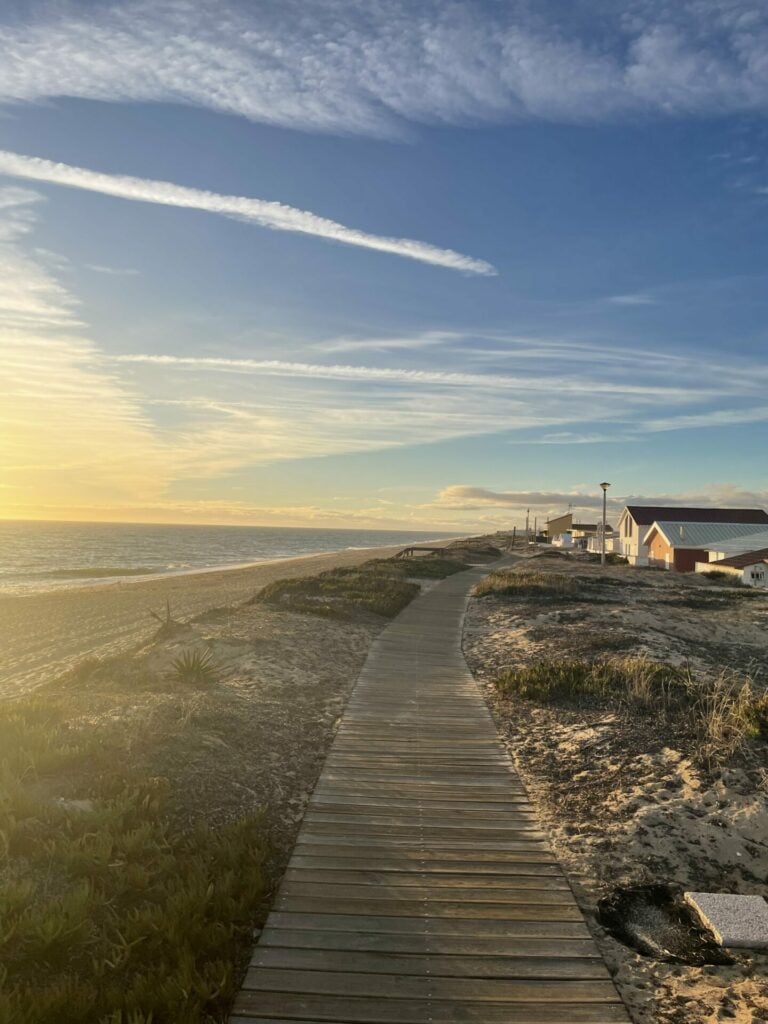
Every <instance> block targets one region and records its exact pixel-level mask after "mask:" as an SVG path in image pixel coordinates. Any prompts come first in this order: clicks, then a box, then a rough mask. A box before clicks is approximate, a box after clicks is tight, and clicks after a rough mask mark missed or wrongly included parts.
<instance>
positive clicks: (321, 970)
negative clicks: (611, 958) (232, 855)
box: [230, 570, 629, 1024]
mask: <svg viewBox="0 0 768 1024" xmlns="http://www.w3.org/2000/svg"><path fill="white" fill-rule="evenodd" d="M485 571H487V570H485ZM482 575H484V571H483V570H480V571H478V570H470V571H469V572H466V573H461V574H460V575H459V576H454V577H451V578H450V579H448V580H446V581H445V582H443V583H440V584H438V585H437V586H435V587H434V588H433V589H431V590H430V591H428V592H427V593H426V594H424V595H422V596H421V597H420V598H418V599H417V600H416V601H415V602H414V603H413V604H411V605H410V606H409V607H408V608H407V609H406V610H405V611H404V612H403V613H402V614H401V615H399V616H398V618H397V619H395V621H394V622H393V623H392V624H391V625H390V626H389V627H388V628H387V629H386V630H385V631H384V632H383V633H382V634H381V635H380V637H379V638H378V640H377V641H376V642H375V643H374V645H373V647H372V649H371V651H370V654H369V656H368V660H367V661H366V663H365V666H364V668H363V671H362V673H361V675H360V679H359V681H358V683H357V686H356V688H355V690H354V692H353V694H352V697H351V699H350V701H349V704H348V706H347V709H346V711H345V713H344V716H343V718H342V722H341V725H340V728H339V731H338V734H337V736H336V738H335V740H334V743H333V746H332V748H331V751H330V754H329V756H328V760H327V761H326V764H325V766H324V768H323V771H322V774H321V776H320V780H319V782H318V785H317V787H316V789H315V792H314V795H313V797H312V800H311V802H310V804H309V807H308V810H307V813H306V816H305V818H304V821H303V824H302V827H301V831H300V833H299V837H298V842H297V845H296V848H295V851H294V853H293V856H292V858H291V860H290V863H289V865H288V870H287V872H286V875H285V878H284V880H283V883H282V886H281V888H280V891H279V893H278V895H277V898H276V900H275V903H274V907H273V910H272V913H271V914H270V915H269V918H268V919H267V922H266V926H265V928H264V931H263V933H262V935H261V939H260V941H259V944H258V946H257V947H256V949H255V951H254V955H253V959H252V961H251V967H250V969H249V970H248V974H247V976H246V979H245V983H244V987H243V989H242V991H241V993H240V995H239V996H238V999H237V1001H236V1004H235V1009H234V1016H233V1017H231V1018H230V1024H253V1022H254V1021H260V1022H261V1024H270V1022H271V1024H275V1022H278V1021H281V1022H285V1021H291V1022H293V1024H316V1022H321V1021H325V1022H328V1021H334V1022H349V1024H448V1022H460V1021H461V1022H476V1024H479V1022H487V1024H576V1022H590V1024H616V1022H624V1024H626V1022H628V1021H629V1017H628V1015H627V1011H626V1010H625V1008H624V1005H623V1003H622V1002H621V1001H620V999H619V997H618V995H617V992H616V989H615V987H614V985H613V982H612V981H611V979H610V976H609V974H608V971H607V969H606V967H605V964H604V963H603V961H602V959H601V957H600V955H599V952H598V950H597V947H596V946H595V944H594V942H593V940H592V939H591V937H590V934H589V931H588V930H587V927H586V925H585V923H584V920H583V918H582V915H581V913H580V911H579V909H578V907H577V905H576V902H575V900H574V898H573V895H572V893H571V890H570V888H569V886H568V882H567V880H566V879H565V876H564V875H563V873H562V872H561V870H560V868H559V866H558V865H557V863H556V861H555V859H554V856H553V855H552V853H551V851H550V849H549V847H548V846H547V842H546V837H545V836H544V835H543V833H542V832H541V830H540V828H539V824H538V822H537V820H536V815H535V814H534V811H533V809H532V807H531V804H530V803H529V801H528V798H527V796H526V794H525V791H524V790H523V787H522V785H521V783H520V780H519V778H518V776H517V775H516V773H515V771H514V769H513V767H512V764H511V762H510V760H509V758H508V756H507V754H506V752H505V751H504V749H503V747H502V746H501V744H500V742H499V740H498V737H497V732H496V729H495V726H494V724H493V721H492V719H491V717H490V715H489V713H488V710H487V708H486V706H485V703H484V702H483V700H482V697H481V695H480V693H479V690H478V688H477V686H476V684H475V682H474V680H473V678H472V676H471V675H470V673H469V670H468V669H467V666H466V663H465V661H464V658H463V655H462V653H461V647H460V642H461V626H462V620H463V614H464V609H465V606H466V599H467V593H468V591H469V588H470V586H471V585H472V583H473V582H475V581H476V580H477V579H478V578H480V577H481V576H482Z"/></svg>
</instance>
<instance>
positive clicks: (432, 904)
mask: <svg viewBox="0 0 768 1024" xmlns="http://www.w3.org/2000/svg"><path fill="white" fill-rule="evenodd" d="M274 905H275V908H276V909H277V910H284V911H287V912H293V913H308V914H332V913H337V914H355V915H362V916H367V915H369V914H371V915H378V916H383V917H390V916H393V917H418V916H419V915H424V916H426V915H427V912H428V914H429V916H430V917H435V918H439V917H457V918H471V919H474V920H476V919H479V918H483V919H486V920H502V921H580V920H581V912H580V911H579V908H578V907H577V906H576V902H575V900H573V898H571V903H570V905H568V904H565V903H556V904H545V903H541V902H536V903H519V904H515V903H504V904H500V903H496V902H487V903H483V902H479V901H478V902H472V903H470V902H463V901H456V900H454V901H450V900H445V901H443V900H430V901H429V908H427V906H426V905H425V901H424V900H407V899H399V900H398V899H351V898H349V897H347V898H345V899H340V898H338V897H335V896H326V897H322V896H283V895H281V894H280V893H278V895H277V898H276V899H275V904H274Z"/></svg>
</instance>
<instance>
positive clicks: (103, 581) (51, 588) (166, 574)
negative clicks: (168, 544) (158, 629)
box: [0, 534, 463, 600]
mask: <svg viewBox="0 0 768 1024" xmlns="http://www.w3.org/2000/svg"><path fill="white" fill-rule="evenodd" d="M461 539H463V537H462V535H461V534H452V535H451V536H449V537H429V538H424V539H422V540H419V541H418V544H435V545H437V544H448V543H450V542H451V541H455V540H461ZM385 547H386V548H387V549H388V550H389V549H396V550H397V549H402V548H406V547H409V543H408V542H407V541H403V543H402V544H388V545H375V544H371V545H364V546H360V547H350V546H348V547H345V548H333V549H332V550H330V551H305V552H304V553H302V554H300V555H278V556H277V557H275V558H259V559H256V560H255V561H252V562H222V563H219V564H217V565H203V566H197V567H195V568H188V569H165V570H163V569H158V570H157V571H155V572H146V573H144V572H135V571H133V570H127V571H126V572H124V573H121V572H115V573H113V574H112V575H109V576H101V577H99V576H93V577H91V578H90V579H88V578H78V577H72V578H71V579H70V580H69V581H67V580H65V579H62V580H60V581H59V582H51V583H48V584H45V583H39V584H35V583H33V584H29V585H27V584H21V585H20V586H18V587H16V588H10V587H3V585H2V584H0V600H2V599H3V598H6V597H25V596H31V595H36V594H60V593H63V592H70V591H73V590H75V591H76V590H80V589H83V590H93V589H95V588H99V587H109V586H117V585H122V584H130V583H150V582H152V581H153V580H166V579H174V578H176V577H179V576H196V575H198V574H202V573H212V572H233V571H236V570H239V569H254V568H258V567H259V566H262V565H271V564H273V563H274V562H295V561H298V560H299V559H310V558H321V557H322V556H323V555H339V554H344V553H345V552H348V551H349V552H355V551H360V552H365V551H383V550H384V548H385ZM78 571H79V570H78ZM83 571H85V570H83Z"/></svg>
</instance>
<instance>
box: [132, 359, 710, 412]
mask: <svg viewBox="0 0 768 1024" xmlns="http://www.w3.org/2000/svg"><path fill="white" fill-rule="evenodd" d="M115 362H119V363H145V364H150V365H153V366H182V367H188V368H190V369H198V370H200V369H202V370H221V371H225V372H233V373H246V374H249V373H250V374H258V375H261V376H275V377H309V378H311V379H313V380H338V381H360V382H367V383H381V384H416V385H436V386H439V387H446V388H466V387H470V388H482V389H485V390H488V391H506V390H517V391H546V392H550V393H551V392H552V391H553V390H559V392H560V393H561V397H562V395H564V394H568V393H574V394H580V395H585V394H586V395H593V394H595V393H603V394H609V395H610V394H620V395H623V396H630V395H631V396H634V397H635V398H637V399H644V400H650V401H665V402H666V401H674V400H678V401H679V400H688V401H691V400H693V399H694V398H706V397H713V396H716V395H719V394H720V391H719V389H705V388H696V387H689V388H681V387H678V386H676V385H671V386H670V385H663V384H661V385H659V384H643V383H635V382H633V381H601V380H595V379H592V378H589V377H587V376H586V374H582V375H580V376H576V375H574V376H572V377H561V376H549V377H547V378H541V377H539V376H536V375H531V376H526V377H522V376H517V377H512V376H509V375H506V374H491V373H487V374H479V373H466V372H460V371H459V372H457V371H450V370H420V369H403V368H399V367H391V366H386V367H382V366H345V365H324V364H321V363H302V362H290V361H287V360H280V359H231V358H228V357H220V356H175V355H155V354H152V353H132V354H129V355H121V356H116V357H115Z"/></svg>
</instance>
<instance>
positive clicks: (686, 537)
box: [643, 520, 754, 549]
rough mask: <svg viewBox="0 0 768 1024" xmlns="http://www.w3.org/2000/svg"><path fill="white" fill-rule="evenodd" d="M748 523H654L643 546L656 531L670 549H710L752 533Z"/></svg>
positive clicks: (670, 521) (666, 521)
mask: <svg viewBox="0 0 768 1024" xmlns="http://www.w3.org/2000/svg"><path fill="white" fill-rule="evenodd" d="M753 525H754V524H750V523H696V522H690V521H688V520H664V521H662V522H659V521H656V522H655V523H653V525H652V526H651V528H650V529H649V530H648V531H647V533H646V534H645V536H644V537H643V544H647V543H648V539H649V538H650V536H651V534H652V533H653V532H654V530H657V531H658V532H659V533H660V534H661V535H662V537H663V538H664V540H665V541H666V542H667V544H669V546H670V547H671V548H701V549H706V548H711V547H714V545H716V544H722V543H723V542H724V541H727V540H735V539H736V538H737V537H745V536H748V535H749V534H751V533H754V530H753V528H752V527H753Z"/></svg>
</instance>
